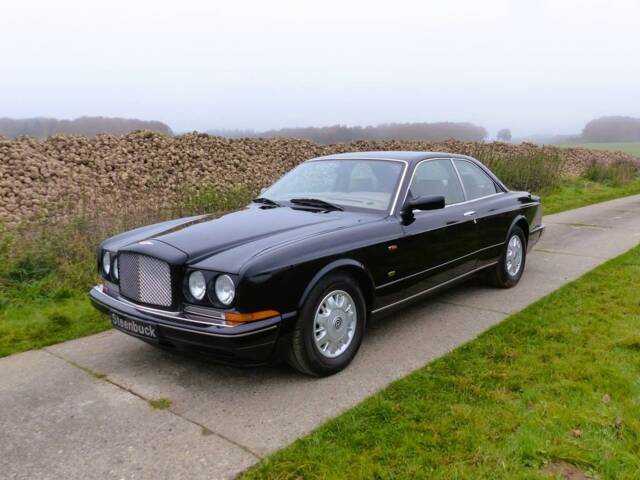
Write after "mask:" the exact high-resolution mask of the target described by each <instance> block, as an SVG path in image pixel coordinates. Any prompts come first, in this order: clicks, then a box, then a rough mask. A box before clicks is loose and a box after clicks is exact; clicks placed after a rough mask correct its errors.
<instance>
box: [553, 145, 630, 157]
mask: <svg viewBox="0 0 640 480" xmlns="http://www.w3.org/2000/svg"><path fill="white" fill-rule="evenodd" d="M558 146H559V147H580V148H591V149H594V150H608V151H610V152H615V151H620V152H624V153H628V154H629V155H634V156H636V157H640V142H619V143H613V142H612V143H572V144H560V145H558Z"/></svg>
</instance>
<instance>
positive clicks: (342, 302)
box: [313, 290, 358, 358]
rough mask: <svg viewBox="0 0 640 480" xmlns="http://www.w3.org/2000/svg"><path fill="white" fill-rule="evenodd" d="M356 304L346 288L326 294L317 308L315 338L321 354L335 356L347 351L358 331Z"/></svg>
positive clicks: (314, 328) (328, 356)
mask: <svg viewBox="0 0 640 480" xmlns="http://www.w3.org/2000/svg"><path fill="white" fill-rule="evenodd" d="M357 320H358V312H357V310H356V304H355V302H354V301H353V298H351V295H349V294H348V293H347V292H345V291H344V290H334V291H333V292H331V293H329V294H328V295H326V296H325V297H324V298H323V299H322V301H321V302H320V306H318V309H317V310H316V315H315V318H314V323H313V339H314V341H315V343H316V347H318V351H319V352H320V354H321V355H323V356H324V357H327V358H335V357H337V356H339V355H341V354H342V353H344V352H345V350H346V349H347V348H349V345H351V342H352V341H353V337H354V334H355V332H356V325H357Z"/></svg>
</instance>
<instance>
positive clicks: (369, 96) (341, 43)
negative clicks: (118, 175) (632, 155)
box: [0, 0, 640, 136]
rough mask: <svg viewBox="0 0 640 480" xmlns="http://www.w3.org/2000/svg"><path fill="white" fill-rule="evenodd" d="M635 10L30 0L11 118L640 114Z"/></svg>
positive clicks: (20, 5) (3, 26)
mask: <svg viewBox="0 0 640 480" xmlns="http://www.w3.org/2000/svg"><path fill="white" fill-rule="evenodd" d="M639 18H640V1H638V0H608V1H601V0H556V1H552V0H537V1H536V0H528V1H515V0H513V1H508V0H484V1H471V0H469V1H462V0H448V1H446V2H444V1H424V0H423V1H402V0H396V1H393V2H390V1H388V0H387V1H381V2H378V1H372V0H366V1H349V0H340V1H334V0H323V1H314V2H309V1H301V0H290V1H245V0H236V1H227V0H224V1H216V0H211V1H206V2H205V1H202V2H199V1H191V0H180V1H177V2H163V1H159V0H153V1H147V0H136V1H134V0H130V1H121V0H116V1H108V0H106V1H101V2H94V1H92V0H77V1H76V0H58V1H56V2H51V1H50V0H20V1H19V2H17V1H15V2H10V3H9V2H8V1H4V2H2V3H1V4H0V59H1V60H2V64H1V65H2V72H1V76H0V87H1V88H0V117H2V116H8V117H18V118H22V117H31V116H51V117H58V118H72V117H77V116H81V115H105V116H123V117H136V118H142V119H155V120H161V121H164V122H166V123H168V124H169V125H170V126H171V127H172V128H174V129H175V130H178V131H182V130H193V129H198V130H205V129H208V128H253V129H267V128H280V127H285V126H308V125H315V126H321V125H330V124H336V123H343V124H351V125H352V124H361V125H366V124H377V123H383V122H408V121H444V120H451V121H471V122H474V123H477V124H480V125H483V126H485V127H487V128H488V129H489V130H490V132H491V134H492V135H493V134H495V130H497V129H498V128H500V127H511V129H512V131H513V133H514V135H516V136H518V135H524V134H530V133H543V132H549V133H573V132H577V131H579V130H580V129H581V128H582V126H583V125H584V123H585V122H586V121H587V120H589V119H591V118H593V117H597V116H601V115H608V114H612V115H613V114H618V115H631V116H639V117H640V28H639V27H638V19H639Z"/></svg>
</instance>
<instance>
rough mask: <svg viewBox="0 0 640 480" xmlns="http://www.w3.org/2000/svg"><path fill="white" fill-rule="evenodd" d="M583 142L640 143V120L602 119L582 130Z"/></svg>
mask: <svg viewBox="0 0 640 480" xmlns="http://www.w3.org/2000/svg"><path fill="white" fill-rule="evenodd" d="M582 141H583V142H640V118H632V117H600V118H596V119H595V120H591V121H590V122H589V123H587V124H586V125H585V127H584V128H583V129H582Z"/></svg>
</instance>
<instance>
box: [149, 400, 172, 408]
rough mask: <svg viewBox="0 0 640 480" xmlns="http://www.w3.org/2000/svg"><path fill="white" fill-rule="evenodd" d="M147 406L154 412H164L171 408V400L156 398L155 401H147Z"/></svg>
mask: <svg viewBox="0 0 640 480" xmlns="http://www.w3.org/2000/svg"><path fill="white" fill-rule="evenodd" d="M149 405H151V408H153V409H154V410H166V409H167V408H169V407H171V400H169V399H168V398H158V399H156V400H149Z"/></svg>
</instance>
